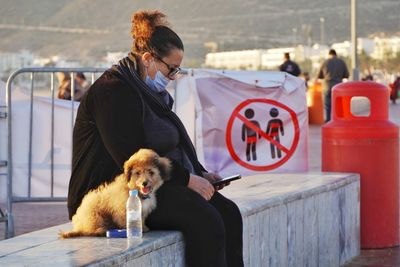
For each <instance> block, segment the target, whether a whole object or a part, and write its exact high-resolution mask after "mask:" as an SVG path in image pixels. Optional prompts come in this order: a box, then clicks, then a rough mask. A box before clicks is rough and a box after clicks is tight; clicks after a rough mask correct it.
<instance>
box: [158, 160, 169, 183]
mask: <svg viewBox="0 0 400 267" xmlns="http://www.w3.org/2000/svg"><path fill="white" fill-rule="evenodd" d="M155 164H156V166H157V168H158V169H159V170H160V175H161V178H162V179H163V180H164V181H168V180H169V179H170V173H171V161H170V160H169V159H167V158H164V157H157V158H156V159H155Z"/></svg>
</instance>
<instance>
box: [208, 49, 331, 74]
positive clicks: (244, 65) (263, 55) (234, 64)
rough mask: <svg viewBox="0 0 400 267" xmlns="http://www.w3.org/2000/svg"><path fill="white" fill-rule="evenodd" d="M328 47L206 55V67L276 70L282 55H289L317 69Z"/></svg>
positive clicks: (326, 53)
mask: <svg viewBox="0 0 400 267" xmlns="http://www.w3.org/2000/svg"><path fill="white" fill-rule="evenodd" d="M328 50H329V47H327V46H321V45H318V44H317V45H314V46H312V47H309V46H303V45H299V46H296V47H283V48H272V49H266V50H264V49H255V50H242V51H230V52H216V53H208V54H207V55H206V61H205V65H206V67H211V68H219V69H221V68H222V69H233V70H239V69H245V70H258V69H270V70H277V69H278V67H279V65H281V64H282V63H283V61H284V58H283V54H284V53H289V54H290V57H291V59H293V60H295V61H298V62H302V61H304V60H306V59H310V60H311V61H312V64H313V67H314V65H315V68H318V67H319V65H320V61H321V58H325V57H326V56H327V55H328Z"/></svg>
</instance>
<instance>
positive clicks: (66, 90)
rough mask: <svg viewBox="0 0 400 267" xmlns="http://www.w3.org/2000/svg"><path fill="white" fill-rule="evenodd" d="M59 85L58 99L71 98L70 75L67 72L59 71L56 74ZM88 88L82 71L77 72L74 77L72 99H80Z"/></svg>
mask: <svg viewBox="0 0 400 267" xmlns="http://www.w3.org/2000/svg"><path fill="white" fill-rule="evenodd" d="M58 77H59V80H60V86H59V87H58V90H57V97H58V98H59V99H64V100H71V76H70V74H69V73H65V72H61V73H59V74H58ZM87 88H88V83H87V81H86V77H85V75H84V74H83V73H82V72H77V73H76V74H75V77H74V100H75V101H80V100H81V98H82V96H83V95H84V93H85V92H86V90H87Z"/></svg>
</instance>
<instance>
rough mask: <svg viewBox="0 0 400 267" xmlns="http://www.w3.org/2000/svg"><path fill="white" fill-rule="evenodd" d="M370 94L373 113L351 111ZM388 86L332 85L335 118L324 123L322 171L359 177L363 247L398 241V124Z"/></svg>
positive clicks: (356, 83) (370, 84) (353, 83)
mask: <svg viewBox="0 0 400 267" xmlns="http://www.w3.org/2000/svg"><path fill="white" fill-rule="evenodd" d="M355 96H362V97H366V98H368V99H369V101H370V114H369V116H365V117H362V116H355V115H354V114H352V113H351V107H350V106H351V104H350V103H351V99H352V98H353V97H355ZM388 102H389V89H388V88H387V87H385V86H383V85H381V84H378V83H375V82H348V83H342V84H339V85H337V86H335V87H334V88H333V90H332V121H330V122H329V123H327V124H325V125H323V126H322V171H334V172H355V173H359V174H360V176H361V178H360V188H361V189H360V191H361V201H360V209H361V214H360V227H361V247H362V248H383V247H392V246H396V245H398V244H399V127H398V126H397V125H395V124H394V123H392V122H390V121H389V120H388V113H389V106H388V104H389V103H388Z"/></svg>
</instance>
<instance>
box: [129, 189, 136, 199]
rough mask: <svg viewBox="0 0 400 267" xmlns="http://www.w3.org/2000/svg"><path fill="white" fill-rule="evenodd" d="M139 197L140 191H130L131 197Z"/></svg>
mask: <svg viewBox="0 0 400 267" xmlns="http://www.w3.org/2000/svg"><path fill="white" fill-rule="evenodd" d="M137 195H138V191H137V190H136V189H134V190H129V196H131V197H136V196H137Z"/></svg>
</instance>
